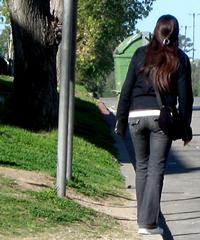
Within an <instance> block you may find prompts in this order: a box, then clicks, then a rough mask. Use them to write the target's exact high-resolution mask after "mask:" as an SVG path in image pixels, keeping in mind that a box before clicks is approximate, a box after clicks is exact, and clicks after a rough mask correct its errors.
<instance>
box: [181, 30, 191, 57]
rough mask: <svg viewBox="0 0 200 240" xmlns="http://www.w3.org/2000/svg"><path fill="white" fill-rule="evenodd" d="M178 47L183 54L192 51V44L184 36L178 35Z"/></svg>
mask: <svg viewBox="0 0 200 240" xmlns="http://www.w3.org/2000/svg"><path fill="white" fill-rule="evenodd" d="M179 47H180V48H181V49H182V50H183V51H184V52H185V53H188V52H190V51H192V48H193V43H192V40H191V39H190V38H189V37H185V35H181V34H180V35H179Z"/></svg>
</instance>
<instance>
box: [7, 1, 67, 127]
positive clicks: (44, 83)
mask: <svg viewBox="0 0 200 240" xmlns="http://www.w3.org/2000/svg"><path fill="white" fill-rule="evenodd" d="M7 2H8V8H9V11H10V19H11V26H12V33H13V43H14V66H15V72H14V94H15V96H14V97H15V119H16V120H17V123H18V124H20V125H22V126H23V127H28V128H32V129H44V128H45V129H48V128H52V127H54V126H56V124H57V111H58V93H57V78H56V55H57V50H58V45H59V42H60V39H59V38H58V33H59V31H60V16H61V15H62V0H51V1H49V0H43V1H40V0H7Z"/></svg>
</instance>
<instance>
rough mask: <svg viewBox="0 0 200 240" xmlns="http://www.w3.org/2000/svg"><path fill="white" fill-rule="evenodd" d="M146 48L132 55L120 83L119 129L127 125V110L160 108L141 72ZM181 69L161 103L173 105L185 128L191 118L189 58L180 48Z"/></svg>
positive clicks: (117, 115)
mask: <svg viewBox="0 0 200 240" xmlns="http://www.w3.org/2000/svg"><path fill="white" fill-rule="evenodd" d="M146 49H147V47H146V46H144V47H140V48H138V49H137V50H136V52H135V54H134V55H133V57H132V59H131V62H130V65H129V69H128V73H127V76H126V79H125V82H124V84H123V87H122V90H121V94H120V99H119V102H118V108H117V114H116V118H117V122H118V124H119V125H118V126H120V124H121V125H124V128H126V126H125V124H127V122H128V114H129V111H130V110H139V109H140V110H144V109H159V106H158V103H157V99H156V94H155V91H154V88H153V86H152V84H151V81H150V80H149V79H148V77H147V76H146V75H145V74H144V73H143V72H142V71H141V68H142V67H143V66H144V59H145V52H146ZM179 56H180V66H179V68H178V70H177V72H176V73H175V74H174V77H173V81H174V91H173V92H172V93H171V94H161V98H162V102H163V104H164V105H167V106H176V105H177V100H178V109H179V113H180V117H181V119H182V121H183V122H184V124H185V125H187V126H189V125H190V123H191V116H192V104H193V93H192V83H191V65H190V61H189V58H188V56H187V55H186V54H185V53H184V52H183V51H182V50H181V49H179Z"/></svg>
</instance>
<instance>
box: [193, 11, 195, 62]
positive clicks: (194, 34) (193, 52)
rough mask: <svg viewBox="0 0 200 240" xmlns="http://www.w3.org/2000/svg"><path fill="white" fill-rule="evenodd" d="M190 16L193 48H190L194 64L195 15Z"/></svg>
mask: <svg viewBox="0 0 200 240" xmlns="http://www.w3.org/2000/svg"><path fill="white" fill-rule="evenodd" d="M192 16H193V48H192V61H193V62H194V51H195V49H194V46H195V44H194V42H195V13H193V14H192Z"/></svg>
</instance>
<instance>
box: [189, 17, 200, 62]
mask: <svg viewBox="0 0 200 240" xmlns="http://www.w3.org/2000/svg"><path fill="white" fill-rule="evenodd" d="M196 14H197V15H200V13H190V15H192V21H193V24H192V25H193V27H192V28H193V48H192V61H193V62H194V53H195V30H196V25H195V24H196Z"/></svg>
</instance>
